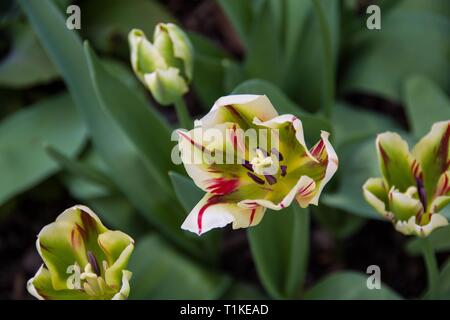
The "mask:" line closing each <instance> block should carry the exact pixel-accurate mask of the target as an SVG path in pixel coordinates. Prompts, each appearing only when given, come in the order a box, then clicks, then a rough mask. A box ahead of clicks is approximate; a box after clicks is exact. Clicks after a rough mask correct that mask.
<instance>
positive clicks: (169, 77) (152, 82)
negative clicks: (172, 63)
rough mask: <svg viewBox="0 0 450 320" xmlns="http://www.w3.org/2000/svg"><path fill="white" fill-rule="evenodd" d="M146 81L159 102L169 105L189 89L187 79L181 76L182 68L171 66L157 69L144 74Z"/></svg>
mask: <svg viewBox="0 0 450 320" xmlns="http://www.w3.org/2000/svg"><path fill="white" fill-rule="evenodd" d="M144 79H145V83H146V84H147V86H148V88H149V90H150V91H151V93H152V95H153V97H154V98H155V100H156V101H158V103H159V104H161V105H164V106H168V105H172V104H174V103H175V102H176V101H178V100H179V99H181V97H182V96H183V95H184V94H185V93H186V92H188V91H189V88H188V86H187V83H186V81H185V80H184V79H183V77H181V76H180V70H178V69H176V68H169V69H166V70H156V71H155V72H153V73H150V74H146V75H145V76H144Z"/></svg>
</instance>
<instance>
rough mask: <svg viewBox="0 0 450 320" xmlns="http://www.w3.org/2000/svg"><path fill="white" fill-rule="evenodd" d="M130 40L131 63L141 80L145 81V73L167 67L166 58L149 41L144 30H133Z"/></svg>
mask: <svg viewBox="0 0 450 320" xmlns="http://www.w3.org/2000/svg"><path fill="white" fill-rule="evenodd" d="M128 41H129V45H130V51H131V65H132V67H133V70H134V72H135V73H136V75H137V76H138V77H139V78H140V80H141V81H144V74H147V73H151V72H154V71H155V70H157V69H166V68H167V64H166V62H165V61H164V58H163V57H162V56H161V54H160V53H159V52H158V50H156V48H155V47H154V46H153V44H152V43H151V42H150V41H148V39H147V37H146V36H145V34H144V32H143V31H142V30H139V29H133V30H131V31H130V33H129V35H128Z"/></svg>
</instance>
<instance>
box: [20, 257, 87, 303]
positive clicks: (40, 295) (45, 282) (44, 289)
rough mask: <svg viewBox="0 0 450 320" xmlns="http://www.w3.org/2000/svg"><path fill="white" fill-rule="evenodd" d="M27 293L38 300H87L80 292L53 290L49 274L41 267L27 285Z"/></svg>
mask: <svg viewBox="0 0 450 320" xmlns="http://www.w3.org/2000/svg"><path fill="white" fill-rule="evenodd" d="M27 290H28V292H29V293H30V294H31V295H33V296H34V297H36V298H37V299H40V300H88V299H89V298H90V297H89V296H88V295H87V294H86V293H84V292H83V291H81V290H69V289H63V290H55V289H54V287H53V285H52V278H51V276H50V272H49V271H48V270H47V269H46V268H45V267H44V266H43V265H42V266H41V267H40V268H39V270H38V272H37V273H36V275H35V276H34V277H33V278H31V279H30V280H29V281H28V283H27Z"/></svg>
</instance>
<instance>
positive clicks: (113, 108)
mask: <svg viewBox="0 0 450 320" xmlns="http://www.w3.org/2000/svg"><path fill="white" fill-rule="evenodd" d="M85 53H86V57H87V60H88V65H89V71H90V75H91V79H92V83H93V85H94V88H95V90H96V93H97V95H98V97H99V100H100V102H101V104H102V105H103V106H104V108H105V109H107V112H108V113H109V114H110V115H111V116H112V118H113V119H114V120H115V121H116V122H117V123H118V124H119V125H120V126H121V128H122V130H123V131H124V132H125V133H126V134H127V136H128V137H129V139H130V140H131V141H132V142H133V143H134V144H135V146H136V148H137V149H138V150H139V152H140V153H142V154H143V157H144V159H145V160H146V162H147V163H146V165H147V169H148V170H150V171H151V173H152V175H153V177H154V179H155V181H156V182H158V183H159V184H160V185H161V188H163V187H164V186H167V182H168V181H167V180H168V179H167V177H166V174H165V173H166V172H168V171H169V170H171V169H174V165H173V163H172V161H171V159H170V153H171V144H170V143H169V141H170V129H169V126H168V124H167V123H166V122H165V121H164V119H162V117H161V116H160V115H159V114H157V113H156V111H155V110H154V109H153V108H151V107H149V106H148V105H147V104H146V102H145V101H144V100H143V99H141V97H139V96H138V95H136V94H135V93H134V92H133V91H131V90H130V89H129V88H128V87H126V86H125V85H124V84H123V83H122V82H121V81H120V80H118V79H117V78H116V77H114V76H113V75H112V74H111V73H110V72H108V70H107V69H105V67H104V65H102V64H101V62H100V60H99V59H98V58H97V57H96V55H95V54H94V52H93V51H92V50H91V49H90V48H89V46H88V45H86V46H85ZM156 137H157V139H156ZM151 138H154V139H153V140H152V143H149V139H151ZM155 151H158V152H155ZM165 183H166V185H165Z"/></svg>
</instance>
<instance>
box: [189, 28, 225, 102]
mask: <svg viewBox="0 0 450 320" xmlns="http://www.w3.org/2000/svg"><path fill="white" fill-rule="evenodd" d="M189 38H190V40H191V42H192V45H193V47H194V52H195V55H194V79H193V82H192V86H193V87H194V90H195V92H196V94H197V95H198V97H199V98H200V100H201V102H202V104H203V107H204V108H205V109H207V110H209V108H210V107H211V106H212V105H213V104H214V102H215V101H216V100H217V99H218V98H220V97H221V96H223V95H225V94H226V91H225V87H224V84H225V80H224V79H225V70H224V65H223V61H224V59H229V58H228V56H227V55H226V54H225V52H224V51H223V50H221V49H220V48H218V47H217V46H215V45H214V44H213V43H212V42H211V41H210V40H208V39H207V38H205V37H203V36H201V35H199V34H196V33H192V32H191V33H189Z"/></svg>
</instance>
